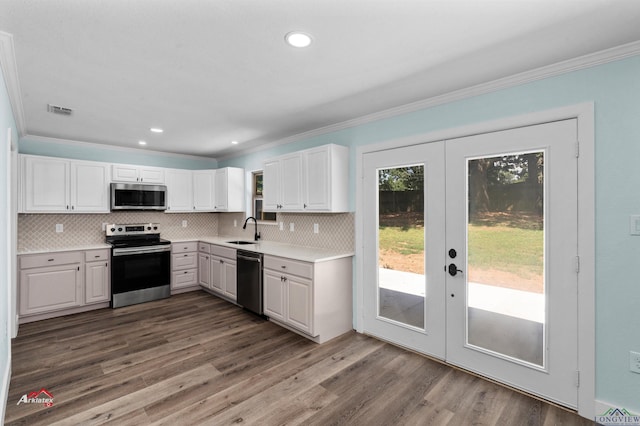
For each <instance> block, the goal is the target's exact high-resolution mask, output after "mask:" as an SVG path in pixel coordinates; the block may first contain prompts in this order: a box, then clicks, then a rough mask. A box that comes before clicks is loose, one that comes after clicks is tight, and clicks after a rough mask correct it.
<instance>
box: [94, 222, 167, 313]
mask: <svg viewBox="0 0 640 426" xmlns="http://www.w3.org/2000/svg"><path fill="white" fill-rule="evenodd" d="M106 241H107V243H109V244H111V246H112V248H111V307H113V308H119V307H122V306H128V305H134V304H136V303H143V302H149V301H151V300H157V299H163V298H166V297H169V296H170V295H171V288H170V283H171V242H170V241H167V240H163V239H161V238H160V228H159V225H158V224H157V223H135V224H124V225H117V224H114V225H107V231H106Z"/></svg>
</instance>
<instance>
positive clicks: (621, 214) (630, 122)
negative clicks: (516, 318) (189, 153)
mask: <svg viewBox="0 0 640 426" xmlns="http://www.w3.org/2000/svg"><path fill="white" fill-rule="evenodd" d="M639 75H640V56H632V57H629V58H626V59H621V60H617V61H614V62H610V63H606V64H603V65H597V66H593V67H590V68H586V69H581V70H577V71H572V72H567V73H566V74H562V75H558V76H554V77H548V78H542V79H539V80H535V81H532V82H529V83H526V84H520V85H517V86H514V87H511V88H506V89H501V90H496V91H494V92H491V93H487V94H483V95H479V96H473V97H469V98H467V99H463V100H457V101H452V102H449V103H444V104H441V105H437V106H433V107H430V108H425V109H423V110H419V111H415V112H410V113H405V114H401V115H397V116H393V117H390V118H385V119H380V120H377V121H374V122H370V123H367V124H362V125H357V126H354V127H351V128H347V129H343V130H339V131H335V132H331V133H327V134H323V135H320V136H316V137H312V138H307V139H303V140H300V141H297V142H293V143H290V144H287V145H282V146H278V147H274V148H269V149H266V150H264V151H259V152H255V153H252V154H249V155H245V156H239V157H234V158H229V159H225V160H221V161H220V166H221V167H226V166H235V167H244V168H245V169H247V170H258V169H261V168H262V161H264V160H265V159H268V158H271V157H275V156H278V155H281V154H284V153H287V152H293V151H297V150H300V149H306V148H310V147H313V146H318V145H323V144H327V143H335V144H340V145H345V146H348V147H349V148H350V170H351V175H350V180H349V188H350V193H351V200H352V201H351V208H352V209H354V210H355V209H357V208H359V206H356V205H355V198H356V197H355V186H356V184H355V182H356V176H355V174H356V166H355V165H356V148H357V147H359V146H364V145H369V144H374V143H379V142H385V141H393V140H399V139H402V138H405V137H410V136H415V135H420V134H427V133H433V132H436V131H439V130H444V129H453V128H458V127H464V126H467V125H471V124H477V123H483V122H488V121H493V120H498V119H503V118H506V117H512V116H518V115H524V114H529V113H534V112H539V111H545V110H550V109H555V108H559V107H564V106H567V105H575V104H580V103H584V102H593V103H594V105H595V176H596V178H595V179H596V181H595V193H596V195H595V198H596V201H595V217H596V229H595V234H596V253H595V257H596V263H595V265H588V267H593V268H594V269H595V271H596V272H595V274H596V279H595V291H596V313H595V316H596V326H595V330H594V332H595V337H596V354H595V355H596V371H595V375H596V395H595V398H596V400H600V401H608V402H609V403H610V404H614V405H615V406H617V407H620V408H626V409H627V410H629V411H631V412H635V413H640V399H638V395H640V374H635V373H632V372H630V371H629V351H630V350H633V351H636V352H640V339H638V332H637V330H639V329H640V309H638V305H639V304H640V285H638V276H639V275H640V271H637V270H636V267H635V265H637V264H638V259H640V237H635V236H631V235H629V216H630V215H636V214H640V195H638V190H637V184H638V183H639V182H640V168H639V167H638V166H637V163H638V158H640V119H639V117H640V78H638V76H639ZM356 226H360V225H359V224H357V223H356ZM585 267H586V265H585ZM358 303H359V301H358V300H357V299H356V298H354V309H356V308H357V307H358V306H357V305H358ZM596 414H601V413H598V412H596Z"/></svg>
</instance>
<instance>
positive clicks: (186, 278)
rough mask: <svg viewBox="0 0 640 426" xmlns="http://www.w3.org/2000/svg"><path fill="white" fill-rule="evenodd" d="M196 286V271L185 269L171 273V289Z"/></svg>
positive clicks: (194, 269)
mask: <svg viewBox="0 0 640 426" xmlns="http://www.w3.org/2000/svg"><path fill="white" fill-rule="evenodd" d="M195 285H198V270H197V269H196V268H193V269H185V270H183V271H173V272H172V273H171V289H172V290H173V289H178V288H185V287H192V286H195Z"/></svg>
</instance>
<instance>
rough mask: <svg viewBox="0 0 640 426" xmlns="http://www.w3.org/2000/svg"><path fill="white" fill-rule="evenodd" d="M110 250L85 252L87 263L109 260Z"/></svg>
mask: <svg viewBox="0 0 640 426" xmlns="http://www.w3.org/2000/svg"><path fill="white" fill-rule="evenodd" d="M109 251H110V250H109V249H104V250H89V251H85V252H84V261H85V262H97V261H100V260H109Z"/></svg>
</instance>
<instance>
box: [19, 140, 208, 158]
mask: <svg viewBox="0 0 640 426" xmlns="http://www.w3.org/2000/svg"><path fill="white" fill-rule="evenodd" d="M22 138H24V139H28V140H31V141H34V142H47V143H56V144H60V145H71V146H80V147H85V148H94V149H99V150H106V151H118V152H130V153H136V154H147V155H148V154H152V155H157V156H160V157H171V158H184V159H189V160H198V161H202V160H210V161H211V162H215V161H217V160H216V159H215V158H213V157H204V156H202V155H189V154H179V153H174V152H166V151H153V150H150V149H143V148H131V147H127V146H118V145H106V144H102V143H94V142H83V141H77V140H72V139H60V138H52V137H49V136H36V135H28V134H27V135H24V136H23V137H22Z"/></svg>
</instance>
